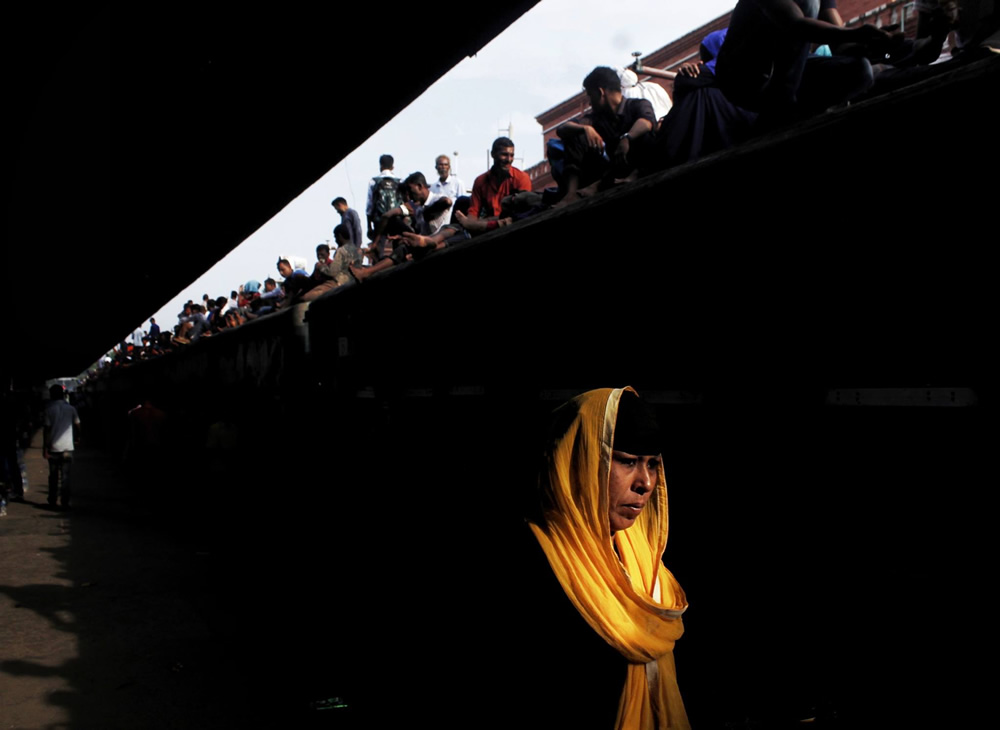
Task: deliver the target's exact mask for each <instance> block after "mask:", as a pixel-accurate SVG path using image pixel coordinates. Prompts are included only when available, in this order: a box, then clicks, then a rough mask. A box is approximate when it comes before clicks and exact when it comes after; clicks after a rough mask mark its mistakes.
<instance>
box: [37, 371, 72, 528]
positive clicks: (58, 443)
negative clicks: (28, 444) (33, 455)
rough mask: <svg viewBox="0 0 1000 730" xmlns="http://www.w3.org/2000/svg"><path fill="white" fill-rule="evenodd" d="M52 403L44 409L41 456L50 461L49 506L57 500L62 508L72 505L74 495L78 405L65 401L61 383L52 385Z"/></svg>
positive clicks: (53, 505) (52, 505) (50, 394)
mask: <svg viewBox="0 0 1000 730" xmlns="http://www.w3.org/2000/svg"><path fill="white" fill-rule="evenodd" d="M49 398H50V400H49V404H48V406H46V408H45V421H44V426H45V428H44V445H43V446H42V456H43V458H45V459H48V462H49V499H48V501H49V506H50V507H55V506H56V503H57V502H58V503H59V505H60V506H61V507H62V508H63V509H67V508H69V506H70V498H71V497H72V495H73V491H72V478H71V471H72V466H73V450H74V443H75V435H76V432H75V429H77V428H79V426H80V416H79V415H78V414H77V412H76V408H74V407H73V406H71V405H70V404H69V403H67V402H66V391H65V389H64V388H63V387H62V386H61V385H58V384H57V385H53V386H52V387H51V388H49Z"/></svg>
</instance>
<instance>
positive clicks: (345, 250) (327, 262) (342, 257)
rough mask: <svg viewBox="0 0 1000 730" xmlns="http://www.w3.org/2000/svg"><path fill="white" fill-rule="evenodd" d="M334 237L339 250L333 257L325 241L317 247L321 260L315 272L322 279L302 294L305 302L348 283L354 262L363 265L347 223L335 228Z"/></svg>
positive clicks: (318, 256) (317, 254) (317, 253)
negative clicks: (350, 268)
mask: <svg viewBox="0 0 1000 730" xmlns="http://www.w3.org/2000/svg"><path fill="white" fill-rule="evenodd" d="M333 238H334V241H336V243H337V252H336V253H335V254H334V255H333V257H332V258H330V247H329V246H327V245H326V244H325V243H321V244H320V245H319V246H317V247H316V256H317V258H319V261H318V262H317V263H316V269H315V271H314V272H313V274H314V275H316V274H319V276H320V277H322V279H321V280H320V281H319V283H318V284H317V285H316V286H314V287H313V288H312V289H310V290H309V291H308V292H306V293H305V294H304V295H303V296H302V301H304V302H311V301H313V300H314V299H317V298H319V297H321V296H322V295H323V294H326V293H327V292H328V291H332V290H334V289H337V288H338V287H341V286H343V285H344V284H347V283H348V282H349V281H350V280H351V273H350V270H349V267H350V266H351V265H352V264H356V265H358V266H360V265H361V251H360V249H359V248H358V247H357V246H355V245H354V243H352V241H351V231H350V228H349V227H348V226H347V225H346V224H344V223H341V224H340V225H339V226H337V227H336V228H334V229H333ZM324 249H325V250H324Z"/></svg>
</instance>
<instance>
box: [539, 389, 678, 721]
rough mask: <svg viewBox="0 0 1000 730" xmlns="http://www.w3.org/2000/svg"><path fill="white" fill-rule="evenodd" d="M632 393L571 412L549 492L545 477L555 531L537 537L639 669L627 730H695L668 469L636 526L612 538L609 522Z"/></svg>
mask: <svg viewBox="0 0 1000 730" xmlns="http://www.w3.org/2000/svg"><path fill="white" fill-rule="evenodd" d="M627 390H632V389H631V388H627ZM622 392H623V391H622V390H621V389H616V390H611V389H609V388H605V389H602V390H593V391H590V392H588V393H584V394H583V395H580V396H577V397H576V398H575V399H573V400H572V401H571V402H570V403H568V404H566V405H565V406H563V408H566V409H570V410H569V411H567V412H566V413H564V416H565V419H564V420H565V422H566V425H567V430H566V431H565V433H563V434H562V435H561V436H558V437H557V440H556V442H555V443H554V444H553V445H552V448H551V451H550V453H549V473H548V483H547V484H546V483H545V482H544V477H543V483H542V485H541V486H542V491H543V495H544V500H545V502H546V507H547V508H546V511H545V524H544V525H541V524H534V523H532V524H531V529H532V532H534V534H535V537H536V538H537V539H538V542H539V543H540V544H541V546H542V550H543V551H544V552H545V556H546V557H547V558H548V561H549V565H550V566H551V567H552V571H553V572H554V573H555V575H556V578H558V579H559V583H560V584H561V585H562V587H563V590H564V591H565V592H566V595H567V596H569V599H570V601H572V602H573V605H574V606H576V609H577V611H579V612H580V614H581V615H582V616H583V618H584V619H586V621H587V623H588V624H590V626H591V628H593V629H594V631H596V632H597V633H598V634H599V635H600V636H601V637H602V638H603V639H604V640H605V641H607V642H608V643H609V644H610V645H611V646H613V647H614V648H615V649H616V650H617V651H618V652H620V653H621V655H622V656H624V657H625V659H626V660H628V662H629V665H628V675H627V678H626V680H625V688H624V691H623V692H622V696H621V700H620V702H619V704H618V719H617V722H616V727H617V728H618V730H665V729H666V728H671V729H674V728H681V729H687V728H690V725H689V724H688V719H687V713H686V712H685V711H684V703H683V701H682V700H681V695H680V691H679V690H678V689H677V675H676V671H675V669H674V655H673V649H674V642H675V641H676V640H677V639H679V638H680V636H681V634H683V633H684V625H683V623H682V621H681V614H682V613H683V612H684V610H685V609H686V608H687V601H686V599H685V596H684V591H683V590H682V589H681V587H680V585H679V584H678V583H677V579H676V578H674V576H673V575H672V574H671V573H670V571H669V570H667V569H666V568H665V567H664V566H663V564H662V563H661V562H660V561H661V559H662V557H663V550H664V548H665V547H666V543H667V522H668V520H667V488H666V480H665V478H664V474H663V466H662V465H661V466H660V470H659V477H658V479H657V481H656V489H655V492H654V494H653V495H652V497H651V498H650V500H649V502H648V503H647V505H646V509H644V510H643V512H642V514H640V515H639V517H638V519H636V521H635V522H634V523H633V524H632V526H631V527H629V528H628V529H627V530H622V531H619V532H617V533H616V534H615V535H614V537H613V538H612V536H611V527H610V524H609V521H608V481H609V475H610V471H611V451H612V443H613V440H614V428H615V421H616V420H617V415H618V402H619V399H620V398H621V394H622ZM633 392H634V391H633ZM574 409H575V412H576V416H575V418H572V415H573V410H574ZM570 418H572V421H570ZM612 540H613V541H614V545H615V546H617V548H618V554H617V555H616V554H615V549H614V547H613V546H612ZM619 555H620V556H621V559H620V560H619V557H618V556H619Z"/></svg>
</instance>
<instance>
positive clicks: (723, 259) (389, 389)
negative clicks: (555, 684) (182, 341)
mask: <svg viewBox="0 0 1000 730" xmlns="http://www.w3.org/2000/svg"><path fill="white" fill-rule="evenodd" d="M998 70H1000V66H998V65H997V63H995V62H984V63H980V64H978V65H975V64H974V65H972V66H969V67H967V68H965V69H961V70H959V71H958V72H955V73H954V74H942V75H941V76H939V77H936V78H934V79H930V80H929V81H927V82H925V83H924V84H922V85H919V88H917V87H914V88H909V89H902V90H900V91H899V92H893V94H890V95H888V96H886V97H884V98H881V99H876V100H872V101H870V102H866V103H864V104H859V105H857V106H854V107H851V108H848V109H844V110H839V111H837V112H834V113H831V114H828V115H825V116H823V117H822V118H819V119H817V120H813V121H812V122H810V123H807V124H804V125H801V126H800V127H797V128H794V129H791V130H786V131H785V132H782V133H780V134H777V135H774V136H772V137H770V138H767V139H762V140H758V141H756V142H754V143H751V144H748V145H745V146H743V147H741V148H738V149H735V150H731V151H730V152H727V153H724V154H720V155H716V156H712V157H710V158H706V159H704V160H701V161H699V162H697V163H694V164H692V165H688V166H684V167H680V168H676V169H674V170H671V171H669V172H666V173H663V174H661V175H659V176H653V177H651V178H647V179H644V180H641V181H639V182H637V183H635V184H633V185H632V186H630V187H629V188H627V189H617V190H614V191H611V192H609V193H607V194H605V195H603V196H599V197H595V198H592V199H590V200H588V201H586V203H584V204H580V205H577V206H570V207H568V208H565V209H562V210H559V211H554V212H552V213H548V214H542V215H539V216H537V217H536V218H534V219H529V220H528V221H526V222H525V223H523V224H520V225H515V226H511V227H509V228H506V229H504V230H502V231H500V232H498V233H496V234H487V235H486V236H484V237H482V238H481V239H478V240H474V241H471V242H470V243H468V244H465V245H460V246H458V247H456V248H454V249H452V250H446V251H445V252H444V253H442V254H440V255H434V256H432V257H428V258H427V259H426V260H424V261H422V262H416V263H413V264H404V265H401V266H398V267H394V269H393V270H392V271H391V272H390V273H389V274H386V275H384V276H377V277H372V278H371V279H369V280H368V281H366V282H365V283H364V284H362V285H360V286H351V287H346V288H345V289H343V290H339V291H336V292H334V293H332V294H330V295H327V296H324V297H322V298H320V299H318V300H316V301H315V302H313V303H312V304H311V305H310V307H309V309H308V312H306V320H305V325H304V326H298V325H297V324H296V321H295V318H294V317H293V316H292V315H293V312H288V313H287V314H279V315H275V316H274V317H269V318H267V321H264V320H258V321H257V322H256V323H254V324H253V325H252V326H250V325H248V326H245V327H241V328H239V329H237V330H234V331H233V332H231V333H226V334H223V335H220V336H218V337H212V338H211V341H210V342H204V343H203V342H199V343H196V344H194V345H192V346H191V347H189V348H187V349H186V350H185V351H184V352H182V353H177V354H175V355H170V356H167V357H164V358H161V359H160V360H157V361H149V362H143V363H139V364H137V365H134V366H132V367H129V368H126V369H124V370H122V371H120V372H117V373H115V374H114V376H113V377H110V378H106V379H103V380H100V381H98V382H97V383H95V384H94V385H93V388H92V389H91V390H89V391H88V392H86V393H84V394H82V395H81V398H82V401H83V402H82V403H81V410H80V413H81V418H82V420H83V422H84V423H85V424H94V426H93V430H92V431H91V432H89V433H90V434H91V435H90V436H89V438H92V439H93V441H92V443H93V444H94V445H95V446H96V445H100V446H102V447H103V448H104V449H105V450H106V452H107V453H109V454H110V455H111V456H112V458H113V459H114V462H113V463H118V462H119V461H120V459H121V456H122V454H123V452H124V444H126V443H128V442H129V438H130V429H129V425H128V419H127V416H126V414H127V413H128V411H129V410H130V409H132V408H133V407H135V406H136V405H137V404H138V403H140V402H141V401H142V400H143V398H144V397H146V395H149V394H152V397H153V400H154V402H155V403H156V405H157V407H159V408H161V409H162V410H163V411H164V412H165V413H166V416H167V418H168V422H169V427H168V429H167V431H166V434H167V435H166V436H165V437H164V441H163V442H162V443H161V444H160V445H159V446H158V447H157V449H156V457H155V464H154V465H151V466H148V467H146V468H144V469H143V470H140V471H138V472H129V474H128V476H130V477H131V479H130V482H131V483H130V485H129V486H128V490H129V491H128V492H125V493H124V494H123V497H124V498H126V500H127V501H128V500H131V501H134V502H135V503H136V505H137V507H141V508H142V509H141V510H140V512H139V513H140V514H144V515H146V516H145V517H144V518H142V519H140V520H139V522H138V523H135V524H138V525H141V526H142V527H143V530H144V531H145V532H148V533H150V534H152V533H153V532H156V531H162V532H163V534H164V535H165V536H166V535H170V541H172V544H174V545H175V546H176V547H177V550H178V551H179V553H178V554H179V555H180V556H181V559H180V567H179V568H178V572H177V573H176V574H175V575H176V576H178V577H176V578H172V579H170V580H164V581H162V582H161V583H159V585H162V586H163V588H164V590H167V589H168V588H169V589H170V590H174V589H176V590H180V591H181V592H186V595H188V596H190V598H191V603H192V605H194V606H196V608H197V615H198V616H199V620H201V621H203V622H204V625H205V626H207V627H208V636H207V637H204V642H203V643H200V644H199V643H198V642H195V644H196V645H198V646H202V647H210V649H205V651H217V652H218V654H217V655H219V656H223V657H224V658H225V659H226V661H227V662H228V663H227V664H226V665H225V669H224V670H223V672H222V675H223V680H222V681H223V682H224V683H228V684H225V687H226V688H227V689H232V690H233V691H234V692H236V696H238V697H240V698H242V697H244V696H246V694H240V693H241V692H242V693H249V694H250V695H252V700H251V701H249V704H247V705H245V706H244V705H242V704H241V705H240V707H241V708H242V709H244V710H247V711H248V713H249V714H250V715H252V719H251V720H250V721H249V722H252V723H256V722H258V721H262V720H267V721H271V722H273V723H274V724H275V725H277V726H289V727H297V726H304V725H305V724H306V723H308V722H311V721H313V720H316V721H318V722H325V723H330V724H333V723H334V722H340V723H343V724H345V726H346V725H347V724H350V723H354V724H356V725H357V726H359V727H393V726H402V725H410V724H416V723H421V724H428V725H433V726H434V727H469V726H470V725H471V726H478V725H489V724H490V723H491V721H492V720H494V719H495V718H498V717H499V718H504V717H520V718H521V719H522V725H524V726H530V724H531V718H532V717H533V708H531V707H526V706H524V703H523V702H521V700H520V698H519V697H518V696H517V695H516V694H515V693H512V692H510V691H508V689H509V688H510V687H511V686H513V685H512V678H514V677H515V676H516V673H517V671H518V666H519V664H520V663H526V662H541V661H551V662H559V661H560V658H559V657H552V656H548V655H547V654H546V652H545V647H538V646H523V645H522V644H523V642H521V641H520V639H521V636H522V632H521V631H520V630H519V628H520V627H521V626H522V625H523V622H525V621H530V620H531V617H530V616H528V617H525V616H523V615H520V614H518V613H517V612H516V607H515V606H514V605H513V603H512V601H511V600H510V598H509V593H511V592H513V588H516V586H517V583H518V580H519V575H518V568H517V563H516V560H513V559H512V555H514V554H515V553H516V550H517V547H516V546H517V545H518V541H519V539H520V537H521V531H522V529H523V525H522V522H521V520H520V506H521V503H522V497H521V495H522V492H523V490H524V489H525V487H526V486H527V485H530V484H531V482H532V481H533V479H534V468H535V466H536V459H537V456H538V455H537V454H536V453H534V452H533V448H534V447H533V446H532V444H534V443H535V442H536V437H537V436H538V433H537V431H538V429H539V428H541V425H542V424H543V423H544V420H545V415H546V414H547V413H548V412H549V411H550V410H551V409H552V408H554V407H555V406H556V405H558V403H559V402H561V401H562V400H563V399H565V398H568V397H569V396H571V395H573V394H575V393H578V392H581V391H584V390H587V389H589V388H594V387H606V386H612V385H613V386H620V385H625V384H631V385H633V386H634V387H636V389H637V390H638V391H639V393H640V394H643V395H646V396H648V397H650V398H651V399H652V400H653V402H654V403H656V404H657V409H658V411H659V415H660V418H661V422H662V423H663V424H664V425H665V426H666V428H667V429H668V431H669V432H670V436H671V439H670V441H671V445H670V447H669V449H668V451H667V453H665V454H664V457H665V464H666V470H667V477H668V484H669V491H670V498H671V504H670V509H671V517H672V530H671V538H670V544H669V546H668V549H667V556H666V561H667V563H668V564H669V566H670V567H671V569H672V570H673V571H674V572H675V574H676V575H677V577H678V579H679V580H680V582H681V584H682V585H683V586H684V587H685V589H686V591H687V594H688V597H689V599H690V602H691V608H690V610H689V612H688V614H687V616H686V617H685V621H686V625H687V635H686V636H685V637H684V638H682V639H681V641H680V642H679V643H678V647H677V652H676V653H677V664H678V676H679V682H680V686H681V691H682V693H683V694H684V696H685V698H686V701H687V703H688V705H689V711H690V715H691V718H692V722H693V724H694V726H695V727H696V728H707V729H709V730H711V729H719V730H722V729H724V728H736V727H755V728H773V729H778V728H784V727H791V726H792V725H796V726H797V725H798V724H799V723H800V721H802V720H805V719H808V718H810V717H813V718H816V719H815V720H814V723H815V724H816V725H817V726H826V727H871V726H876V727H877V726H881V727H908V728H923V727H942V726H944V727H969V726H972V725H973V724H974V723H975V720H976V719H977V718H976V715H977V713H978V712H979V711H980V710H981V709H983V708H981V706H980V704H979V702H978V701H977V698H981V697H986V696H988V695H987V694H986V692H985V691H984V690H985V687H984V686H983V685H984V681H983V679H982V678H981V677H980V676H978V675H977V667H978V664H976V663H974V662H973V661H972V657H973V656H974V653H973V650H974V648H978V646H979V645H980V641H981V636H980V634H981V632H982V627H983V626H984V625H985V621H984V620H983V619H984V618H985V617H984V616H982V615H981V613H982V608H980V607H982V606H985V605H987V604H986V602H985V596H983V595H982V592H983V588H982V585H983V582H982V579H981V577H980V576H981V574H983V573H985V569H986V555H987V554H988V553H987V550H986V547H987V546H986V544H985V539H986V538H985V537H984V536H985V535H987V534H989V533H988V532H987V526H986V525H985V524H984V523H985V520H986V514H987V508H986V506H985V505H984V504H982V498H981V496H980V495H981V494H982V493H983V490H982V486H983V485H982V478H983V477H982V474H984V473H985V472H986V466H987V462H986V458H987V457H986V454H987V446H986V434H987V433H990V432H991V431H992V430H993V426H994V421H995V416H994V393H995V383H994V378H995V373H996V372H997V370H996V367H995V359H994V356H993V355H992V351H991V350H988V349H987V342H988V341H989V340H990V338H989V337H988V333H989V332H991V331H992V323H991V321H990V319H989V314H990V313H991V312H992V307H991V306H990V302H989V301H988V300H989V293H990V292H991V291H992V276H993V275H992V273H991V272H990V270H989V269H988V267H985V266H983V265H982V260H981V250H982V243H981V241H979V240H976V239H974V238H973V237H971V236H964V235H962V236H960V235H956V234H955V221H956V218H955V217H953V216H948V215H937V214H936V213H935V212H934V211H928V210H924V209H915V208H912V207H911V206H912V203H911V201H912V195H913V191H914V188H920V187H921V184H922V183H923V182H925V181H927V180H942V179H945V180H958V181H964V180H974V179H978V177H977V175H978V173H980V172H981V171H982V170H983V169H992V167H995V162H996V161H997V158H998V155H997V152H998V147H997V140H996V136H995V130H994V129H993V127H994V125H993V123H992V116H990V114H988V113H986V111H985V107H986V102H987V100H989V99H991V98H992V95H993V90H994V89H995V88H996V80H997V73H998ZM917 119H919V120H920V124H917V123H916V122H915V120H917ZM877 128H891V129H894V130H898V133H899V138H898V142H899V144H900V145H901V146H903V147H906V146H907V145H911V144H917V143H918V142H921V141H922V140H924V139H925V135H924V130H925V129H927V128H933V129H935V130H936V131H937V133H938V134H939V135H940V139H947V140H948V141H949V145H948V146H947V147H945V146H943V145H942V146H941V147H940V148H938V149H937V152H938V154H936V155H929V156H925V157H923V158H920V159H919V160H917V159H916V158H914V159H911V158H904V159H902V160H900V161H899V162H898V163H897V164H896V165H895V166H894V167H893V169H892V174H893V177H892V179H891V180H888V179H887V180H886V181H884V182H880V181H878V180H873V179H872V176H871V175H869V174H868V171H869V170H870V168H869V167H867V163H868V161H869V159H870V154H869V147H870V144H871V139H872V137H871V130H872V129H877ZM817 174H819V175H821V176H822V179H821V180H820V181H819V182H815V183H814V182H812V181H813V180H814V176H815V175H817ZM706 191H707V192H708V193H710V194H707V192H706ZM876 192H877V193H878V196H877V203H876V202H871V201H872V200H873V199H874V194H875V193H876ZM960 192H961V203H960V206H959V207H961V208H962V214H961V215H962V220H963V221H966V222H968V221H970V220H975V219H977V216H981V215H984V214H985V213H986V212H987V211H989V210H991V207H990V206H991V205H992V200H993V197H995V195H994V193H993V192H992V190H990V189H988V188H986V187H985V186H982V185H979V184H972V183H970V184H969V185H967V186H963V187H962V188H961V191H960ZM833 206H839V208H838V211H839V213H838V214H837V215H834V214H832V213H831V212H830V208H831V207H833ZM664 210H666V213H664ZM900 211H902V212H904V213H905V215H904V214H901V213H900ZM664 219H667V220H666V221H665V220H664ZM625 221H631V223H623V222H625ZM941 241H946V242H947V243H948V245H947V246H946V247H944V246H940V245H939V243H940V242H941ZM928 384H930V385H937V386H943V387H955V388H958V387H961V388H969V389H971V390H972V391H974V392H975V394H976V403H977V404H976V405H974V406H968V407H891V408H890V407H853V406H846V405H845V406H835V405H827V404H826V393H827V391H828V390H829V389H832V388H842V387H875V386H877V387H886V388H893V387H897V388H898V387H914V386H920V387H922V386H925V385H928ZM682 394H693V397H690V398H687V397H681V395H682ZM81 466H82V465H81ZM119 476H124V474H120V475H119ZM82 489H83V486H82V484H81V490H82ZM85 514H86V512H85V511H82V512H81V513H80V516H79V517H78V516H77V515H76V514H74V515H71V517H70V518H69V519H70V520H71V522H70V524H71V525H73V524H74V523H73V522H72V521H73V520H78V519H82V518H83V517H84V516H85ZM144 520H145V521H144ZM126 522H127V521H126ZM123 524H125V523H123ZM74 529H76V528H74ZM79 529H81V530H84V529H85V527H83V526H82V527H81V528H79ZM140 553H141V551H138V552H137V553H136V554H140ZM185 556H186V557H185ZM61 559H62V560H64V562H65V564H66V566H67V568H66V571H67V575H68V576H70V577H72V579H73V580H74V581H86V580H88V577H87V574H88V570H87V564H86V563H83V562H77V561H78V560H80V556H77V555H76V554H75V553H74V554H69V555H66V556H64V557H61ZM127 567H128V566H122V568H121V570H122V571H124V572H125V573H126V574H127V573H128V570H127V569H126V568H127ZM132 580H133V579H131V578H130V582H131V581H132ZM134 580H136V581H138V580H139V576H138V574H136V577H135V578H134ZM171 580H174V581H176V582H174V583H171V582H170V581H171ZM140 584H141V582H140ZM171 586H172V587H171ZM48 600H51V599H48ZM39 603H40V608H39V610H47V609H44V608H43V607H42V606H41V604H44V603H45V601H44V600H42V598H41V597H40V598H39ZM123 620H124V618H123ZM81 627H82V624H81ZM181 646H183V644H181ZM214 647H217V648H214ZM94 656H97V654H94V655H87V654H86V653H84V654H82V655H81V660H80V661H81V664H80V665H79V669H77V668H76V667H74V669H73V673H72V683H73V686H74V687H75V688H77V689H79V692H80V698H82V697H84V696H86V695H87V681H88V680H87V676H88V675H87V674H86V673H85V671H84V669H83V668H84V667H86V666H87V665H88V663H89V661H90V660H91V659H92V658H93V657H94ZM14 668H15V669H20V670H21V671H27V668H25V667H14ZM213 697H218V695H213ZM332 697H340V698H342V699H343V700H344V702H345V703H346V705H347V708H346V709H344V710H343V711H341V710H330V711H326V710H323V711H318V710H312V709H309V708H310V703H313V702H316V701H318V700H322V699H329V698H332ZM80 698H73V702H75V703H76V704H74V705H73V708H72V709H73V713H74V717H73V719H74V726H79V727H90V726H95V723H96V724H98V725H100V720H101V719H102V715H101V713H100V711H99V710H98V708H95V707H91V706H87V705H86V704H85V703H84V701H83V700H82V699H80ZM67 701H69V700H67ZM581 701H586V698H581ZM228 707H229V705H228V704H224V705H223V708H224V709H227V708H228ZM216 710H217V711H218V707H216ZM328 712H329V713H331V714H327V713H328ZM331 718H337V719H336V720H333V719H331ZM189 722H198V720H189ZM195 726H197V725H195Z"/></svg>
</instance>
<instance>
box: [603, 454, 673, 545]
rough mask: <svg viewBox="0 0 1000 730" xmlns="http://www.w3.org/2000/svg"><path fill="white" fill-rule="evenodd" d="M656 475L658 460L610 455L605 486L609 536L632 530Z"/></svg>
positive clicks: (649, 493) (626, 455)
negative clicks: (628, 529) (608, 473)
mask: <svg viewBox="0 0 1000 730" xmlns="http://www.w3.org/2000/svg"><path fill="white" fill-rule="evenodd" d="M659 474H660V456H659V454H657V455H655V456H653V455H648V454H647V455H639V454H629V453H627V452H625V451H613V452H612V453H611V478H610V481H609V483H608V521H609V522H610V523H611V534H612V535H613V534H615V533H616V532H617V531H618V530H624V529H626V528H628V527H631V526H632V523H633V522H635V518H636V517H638V516H639V515H640V514H641V513H642V510H643V508H644V507H645V506H646V502H648V501H649V496H650V495H651V494H652V493H653V490H654V489H655V488H656V480H657V479H658V478H659Z"/></svg>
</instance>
